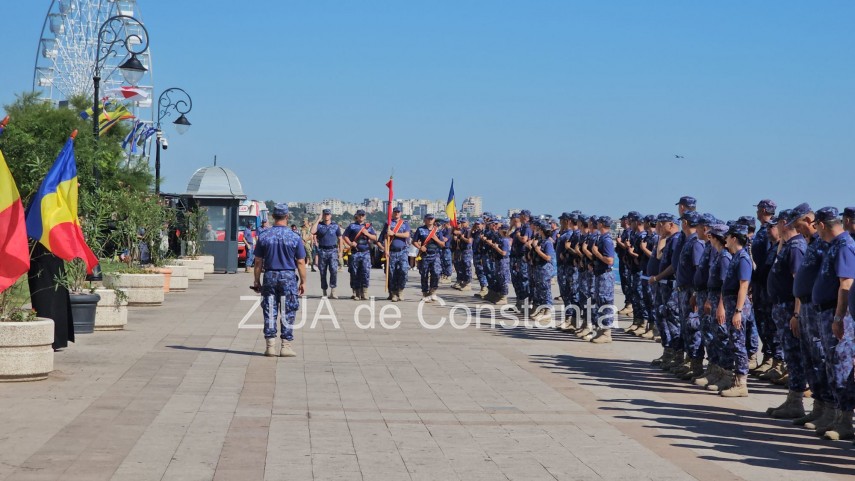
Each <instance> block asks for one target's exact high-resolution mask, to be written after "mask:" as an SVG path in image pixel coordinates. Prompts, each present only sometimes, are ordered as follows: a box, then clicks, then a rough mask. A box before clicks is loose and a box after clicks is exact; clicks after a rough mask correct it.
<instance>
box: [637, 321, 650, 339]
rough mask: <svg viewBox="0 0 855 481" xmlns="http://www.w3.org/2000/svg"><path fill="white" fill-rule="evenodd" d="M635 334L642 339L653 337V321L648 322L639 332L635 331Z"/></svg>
mask: <svg viewBox="0 0 855 481" xmlns="http://www.w3.org/2000/svg"><path fill="white" fill-rule="evenodd" d="M636 335H637V336H638V337H640V338H642V339H653V336H654V334H653V323H652V322H648V323H647V328H646V329H645V330H644V332H642V333H641V334H638V333H636Z"/></svg>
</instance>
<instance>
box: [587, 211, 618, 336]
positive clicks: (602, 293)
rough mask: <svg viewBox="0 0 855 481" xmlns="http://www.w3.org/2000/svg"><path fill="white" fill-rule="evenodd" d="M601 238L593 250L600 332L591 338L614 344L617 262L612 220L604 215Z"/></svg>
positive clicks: (600, 228) (600, 222) (601, 224)
mask: <svg viewBox="0 0 855 481" xmlns="http://www.w3.org/2000/svg"><path fill="white" fill-rule="evenodd" d="M597 226H598V228H599V234H600V235H599V237H598V238H597V242H596V244H594V246H593V247H592V249H591V253H592V254H593V259H592V260H593V265H594V268H593V274H594V279H595V281H594V285H595V295H596V298H597V326H598V327H599V331H598V332H597V334H596V336H594V337H593V338H591V342H592V343H594V344H606V343H610V342H612V328H613V327H615V320H616V317H617V316H616V314H617V309H616V307H615V305H614V304H615V275H614V272H613V271H612V266H613V265H614V262H615V255H616V254H615V245H614V240H612V236H611V235H610V230H611V228H612V218H611V217H609V216H607V215H604V216H601V217H599V218H598V219H597Z"/></svg>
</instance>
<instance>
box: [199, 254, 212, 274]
mask: <svg viewBox="0 0 855 481" xmlns="http://www.w3.org/2000/svg"><path fill="white" fill-rule="evenodd" d="M199 260H200V261H202V264H204V265H205V271H204V272H205V274H213V273H214V256H199Z"/></svg>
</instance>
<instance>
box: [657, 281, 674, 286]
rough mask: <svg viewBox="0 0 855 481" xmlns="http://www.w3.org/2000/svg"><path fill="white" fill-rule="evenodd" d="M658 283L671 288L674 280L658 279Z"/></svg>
mask: <svg viewBox="0 0 855 481" xmlns="http://www.w3.org/2000/svg"><path fill="white" fill-rule="evenodd" d="M659 283H660V284H665V285H666V286H668V287H672V288H673V287H674V281H672V280H660V281H659Z"/></svg>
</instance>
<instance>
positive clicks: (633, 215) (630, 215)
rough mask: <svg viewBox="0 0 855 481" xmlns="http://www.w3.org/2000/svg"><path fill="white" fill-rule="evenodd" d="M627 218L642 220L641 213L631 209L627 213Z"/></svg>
mask: <svg viewBox="0 0 855 481" xmlns="http://www.w3.org/2000/svg"><path fill="white" fill-rule="evenodd" d="M626 218H627V219H628V220H631V221H632V220H636V221H637V220H641V214H639V213H638V211H635V210H631V211H629V213H628V214H626Z"/></svg>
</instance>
